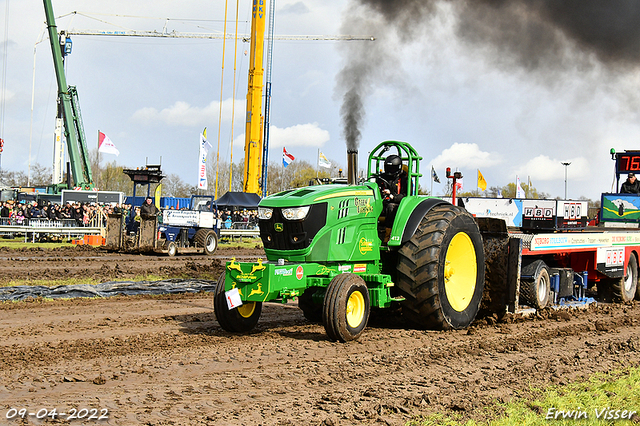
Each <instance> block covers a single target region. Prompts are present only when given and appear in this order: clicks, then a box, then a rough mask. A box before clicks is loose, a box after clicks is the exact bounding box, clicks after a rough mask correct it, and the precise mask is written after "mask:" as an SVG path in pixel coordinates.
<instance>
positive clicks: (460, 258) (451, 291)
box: [444, 232, 478, 312]
mask: <svg viewBox="0 0 640 426" xmlns="http://www.w3.org/2000/svg"><path fill="white" fill-rule="evenodd" d="M477 272H478V265H477V263H476V251H475V249H474V247H473V242H472V241H471V238H469V236H468V235H467V234H466V233H464V232H458V233H457V234H456V235H455V236H454V237H453V239H452V240H451V243H450V244H449V247H448V248H447V255H446V256H445V265H444V289H445V293H446V295H447V300H449V304H450V305H451V307H452V308H453V309H454V310H456V311H458V312H462V311H464V310H465V309H466V308H467V307H468V306H469V303H471V298H472V297H473V293H474V292H475V289H476V275H477Z"/></svg>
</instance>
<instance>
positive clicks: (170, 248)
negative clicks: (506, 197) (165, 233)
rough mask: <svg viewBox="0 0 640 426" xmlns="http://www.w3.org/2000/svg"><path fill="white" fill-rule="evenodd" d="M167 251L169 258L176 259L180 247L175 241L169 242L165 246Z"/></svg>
mask: <svg viewBox="0 0 640 426" xmlns="http://www.w3.org/2000/svg"><path fill="white" fill-rule="evenodd" d="M165 249H166V250H167V256H169V257H174V256H175V255H176V254H178V246H177V245H176V243H174V242H173V241H168V242H167V243H166V244H165Z"/></svg>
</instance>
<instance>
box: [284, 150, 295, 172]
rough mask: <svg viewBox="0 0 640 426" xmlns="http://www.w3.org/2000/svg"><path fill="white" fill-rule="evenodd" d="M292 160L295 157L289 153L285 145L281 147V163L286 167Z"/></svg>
mask: <svg viewBox="0 0 640 426" xmlns="http://www.w3.org/2000/svg"><path fill="white" fill-rule="evenodd" d="M293 160H295V157H294V156H293V155H291V154H289V153H288V152H287V149H286V148H285V147H282V165H283V166H284V167H287V166H288V165H289V164H291V162H292V161H293Z"/></svg>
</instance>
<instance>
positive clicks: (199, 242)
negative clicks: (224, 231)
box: [193, 229, 218, 256]
mask: <svg viewBox="0 0 640 426" xmlns="http://www.w3.org/2000/svg"><path fill="white" fill-rule="evenodd" d="M193 240H194V241H195V243H196V246H197V247H203V248H204V253H205V254H206V255H208V256H210V255H212V254H213V253H215V251H216V249H217V248H218V234H216V233H215V231H212V230H211V229H198V230H197V231H196V235H194V237H193Z"/></svg>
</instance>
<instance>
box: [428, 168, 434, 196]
mask: <svg viewBox="0 0 640 426" xmlns="http://www.w3.org/2000/svg"><path fill="white" fill-rule="evenodd" d="M433 170H434V168H433V165H431V193H430V194H429V195H431V196H432V197H433Z"/></svg>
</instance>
